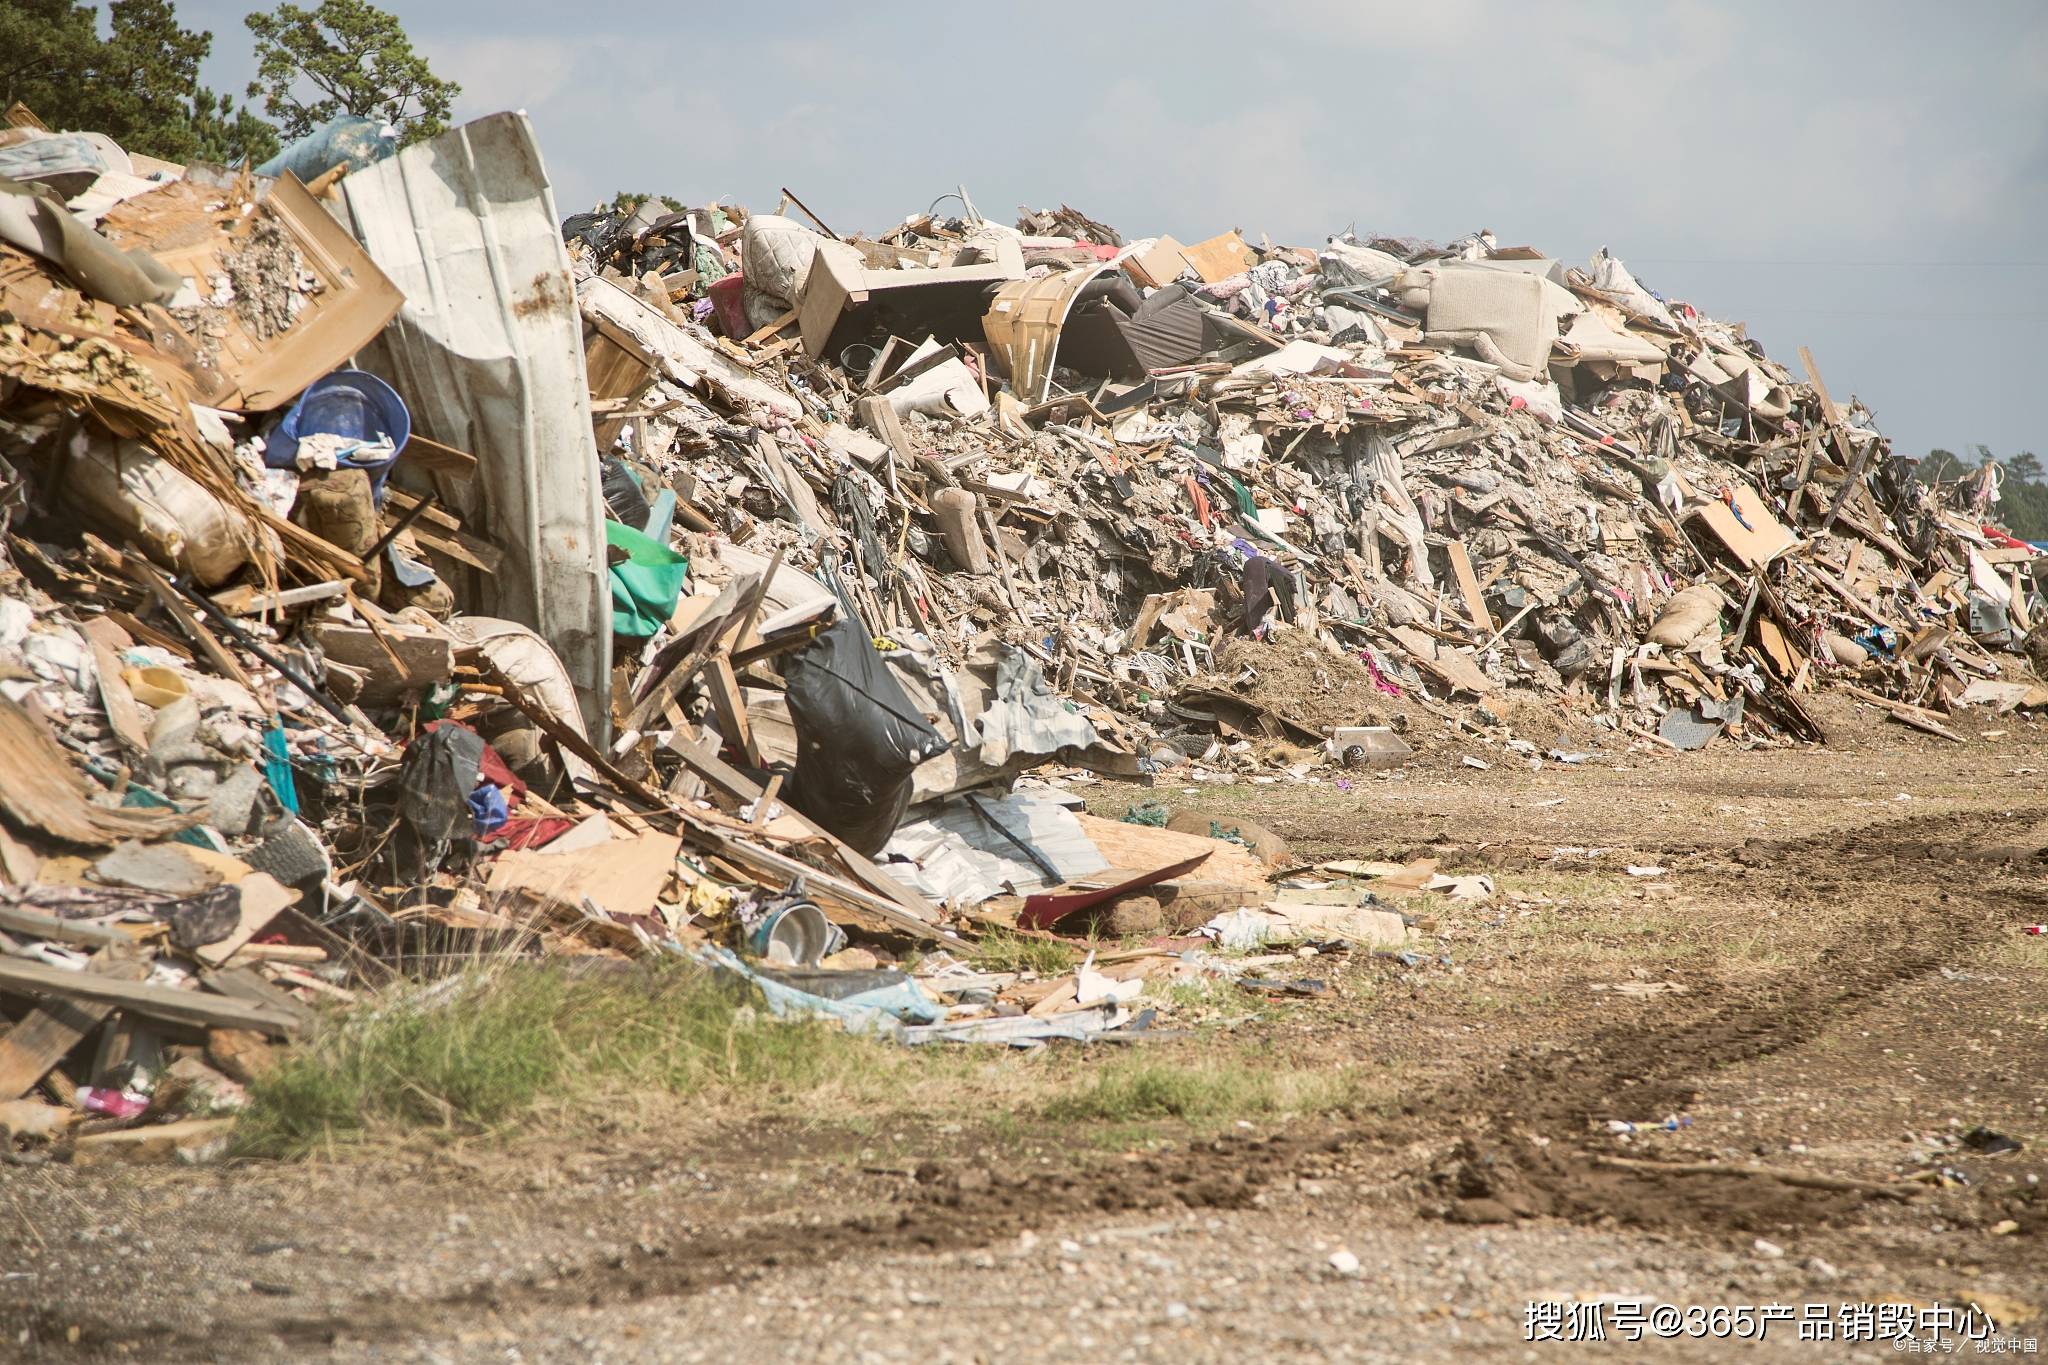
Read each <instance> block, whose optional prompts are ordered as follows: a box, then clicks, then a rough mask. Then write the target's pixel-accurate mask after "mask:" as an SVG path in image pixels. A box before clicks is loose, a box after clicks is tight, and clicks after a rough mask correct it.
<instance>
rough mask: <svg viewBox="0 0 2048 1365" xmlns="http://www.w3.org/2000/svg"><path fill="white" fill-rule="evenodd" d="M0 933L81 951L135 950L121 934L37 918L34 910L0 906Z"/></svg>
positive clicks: (132, 941) (49, 917) (130, 940)
mask: <svg viewBox="0 0 2048 1365" xmlns="http://www.w3.org/2000/svg"><path fill="white" fill-rule="evenodd" d="M145 927H146V926H145ZM0 930H4V931H5V932H7V933H10V934H21V935H23V936H24V937H27V938H42V939H48V940H50V941H51V942H52V943H69V944H72V945H74V946H76V947H80V948H133V947H134V946H135V939H134V937H133V936H132V935H129V934H124V933H122V932H121V931H120V930H119V929H109V928H107V927H105V926H104V925H99V924H87V923H85V922H84V921H82V920H75V919H59V918H57V917H56V916H55V915H44V914H39V913H37V912H36V911H34V910H17V909H14V908H12V907H8V906H0Z"/></svg>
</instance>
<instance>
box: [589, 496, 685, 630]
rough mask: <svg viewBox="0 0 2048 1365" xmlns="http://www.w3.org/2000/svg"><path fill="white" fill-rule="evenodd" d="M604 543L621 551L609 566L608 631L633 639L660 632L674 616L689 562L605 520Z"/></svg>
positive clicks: (652, 539) (625, 527) (651, 540)
mask: <svg viewBox="0 0 2048 1365" xmlns="http://www.w3.org/2000/svg"><path fill="white" fill-rule="evenodd" d="M604 540H605V544H607V545H609V546H611V547H612V548H613V549H615V550H624V551H625V552H626V558H625V559H624V560H623V561H622V562H620V563H617V564H614V565H612V630H613V632H614V633H615V634H619V635H630V636H633V637H635V638H637V639H645V638H646V637H647V636H649V635H652V634H654V632H655V631H657V630H660V629H661V628H662V626H663V625H665V624H666V623H667V622H668V618H669V617H671V616H674V615H675V614H676V599H677V598H678V597H681V596H682V593H683V582H684V580H685V579H687V578H688V577H689V576H690V561H689V560H688V559H686V558H684V557H683V556H682V555H679V554H677V553H676V552H675V551H674V550H671V549H670V548H669V547H668V546H666V545H664V544H662V543H661V542H660V541H658V540H656V539H655V538H654V537H652V536H650V535H646V534H644V533H642V532H640V531H636V530H634V529H633V528H632V527H630V526H627V525H624V524H623V523H620V522H616V521H610V520H607V521H606V522H605V524H604Z"/></svg>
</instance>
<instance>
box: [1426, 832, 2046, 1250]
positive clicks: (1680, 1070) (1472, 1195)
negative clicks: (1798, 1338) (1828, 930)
mask: <svg viewBox="0 0 2048 1365" xmlns="http://www.w3.org/2000/svg"><path fill="white" fill-rule="evenodd" d="M2044 815H2048V811H2044V810H2042V809H2032V810H2023V811H2013V812H2006V813H2003V814H2000V815H1996V816H1986V815H1982V814H1972V815H1934V816H1925V817H1919V818H1910V819H1906V820H1897V821H1882V822H1878V823H1874V824H1871V825H1868V826H1864V827H1861V828H1859V829H1856V830H1852V831H1842V832H1836V833H1829V834H1823V835H1814V836H1806V837H1802V838H1798V839H1791V840H1777V841H1759V840H1752V841H1750V842H1749V843H1747V844H1744V845H1743V846H1741V847H1740V848H1738V849H1736V850H1733V851H1732V853H1731V855H1730V856H1731V858H1732V859H1733V860H1734V861H1735V862H1736V863H1738V864H1741V865H1744V866H1746V867H1748V868H1750V869H1752V870H1753V873H1752V875H1753V874H1754V873H1756V872H1760V873H1762V874H1763V875H1764V876H1765V877H1766V878H1768V879H1769V880H1771V881H1773V882H1775V883H1776V885H1777V889H1778V890H1779V891H1780V892H1781V893H1782V894H1783V898H1784V899H1786V900H1788V901H1791V902H1794V903H1796V902H1798V901H1799V900H1801V899H1803V898H1804V897H1805V896H1807V895H1808V894H1810V893H1809V892H1808V888H1809V887H1810V886H1811V884H1812V883H1813V882H1814V881H1815V880H1817V879H1828V878H1832V879H1837V880H1839V881H1844V882H1848V883H1850V884H1852V885H1853V884H1866V885H1868V886H1870V887H1871V888H1872V893H1871V894H1870V895H1869V896H1866V897H1862V898H1859V899H1869V900H1870V901H1871V904H1870V907H1869V909H1868V911H1867V913H1863V914H1861V915H1859V917H1858V919H1857V920H1856V921H1855V923H1854V924H1853V926H1851V927H1850V928H1848V929H1847V930H1846V931H1844V932H1843V933H1842V934H1841V936H1840V938H1839V939H1838V941H1837V942H1835V943H1833V944H1831V945H1830V946H1828V947H1826V948H1824V949H1822V950H1821V952H1820V953H1818V954H1817V955H1816V956H1815V958H1814V959H1813V961H1812V962H1811V963H1810V964H1809V965H1807V966H1805V967H1804V968H1802V969H1801V970H1800V971H1799V972H1798V973H1797V975H1796V976H1795V977H1794V978H1793V979H1792V980H1790V981H1783V982H1777V983H1774V984H1773V985H1772V986H1770V987H1769V988H1767V989H1759V988H1752V989H1751V990H1750V991H1748V992H1747V993H1745V994H1744V995H1742V996H1740V997H1735V996H1734V995H1733V993H1732V992H1729V991H1726V990H1722V991H1717V992H1715V993H1713V995H1711V996H1709V997H1708V998H1707V999H1706V1000H1702V1001H1700V1002H1699V1003H1697V1004H1692V1005H1689V1006H1667V1007H1665V1009H1664V1010H1663V1011H1662V1012H1661V1013H1660V1014H1659V1015H1658V1016H1654V1017H1653V1018H1652V1019H1650V1020H1648V1021H1645V1020H1641V1019H1638V1020H1634V1021H1631V1022H1630V1023H1629V1024H1626V1025H1615V1026H1610V1027H1608V1028H1605V1029H1602V1030H1600V1031H1599V1032H1597V1033H1595V1034H1594V1035H1592V1036H1591V1037H1589V1038H1588V1039H1586V1040H1585V1041H1584V1042H1583V1043H1582V1044H1580V1045H1578V1046H1576V1047H1572V1048H1569V1049H1552V1050H1548V1051H1546V1052H1544V1053H1542V1054H1535V1053H1530V1054H1527V1056H1526V1066H1525V1068H1524V1069H1521V1070H1518V1071H1516V1072H1515V1073H1514V1074H1512V1075H1510V1076H1504V1077H1500V1078H1485V1079H1484V1080H1481V1081H1478V1082H1476V1083H1468V1085H1467V1086H1466V1087H1463V1091H1464V1095H1465V1096H1467V1097H1469V1098H1468V1102H1469V1103H1471V1104H1473V1105H1474V1106H1475V1108H1476V1107H1477V1106H1480V1105H1484V1106H1485V1107H1484V1108H1483V1109H1476V1111H1477V1112H1483V1113H1485V1114H1486V1115H1487V1119H1486V1121H1485V1122H1484V1123H1483V1124H1482V1125H1480V1131H1479V1132H1478V1133H1475V1134H1473V1135H1469V1136H1467V1137H1466V1138H1465V1139H1463V1140H1461V1141H1460V1142H1459V1143H1458V1144H1457V1145H1456V1147H1454V1149H1453V1150H1452V1152H1451V1153H1450V1155H1449V1157H1448V1158H1447V1159H1446V1160H1445V1161H1444V1162H1443V1163H1441V1164H1440V1165H1439V1166H1437V1167H1436V1168H1434V1169H1432V1170H1430V1171H1429V1172H1427V1173H1425V1175H1424V1178H1423V1180H1424V1185H1425V1187H1426V1188H1427V1189H1429V1190H1430V1191H1431V1192H1432V1193H1433V1194H1434V1195H1435V1196H1436V1197H1437V1198H1438V1199H1439V1200H1440V1201H1441V1203H1440V1206H1439V1212H1441V1213H1442V1214H1443V1216H1445V1217H1447V1218H1451V1219H1454V1220H1459V1221H1501V1220H1503V1219H1507V1218H1512V1217H1519V1216H1531V1215H1553V1216H1564V1217H1574V1218H1581V1219H1605V1218H1611V1219H1614V1220H1616V1221H1619V1222H1624V1223H1632V1224H1637V1225H1644V1226H1676V1227H1690V1228H1705V1229H1714V1228H1728V1229H1733V1230H1752V1229H1754V1228H1757V1227H1762V1226H1782V1225H1784V1224H1787V1223H1791V1224H1795V1225H1797V1224H1805V1223H1810V1222H1816V1221H1826V1220H1829V1219H1832V1218H1835V1217H1838V1216H1840V1215H1842V1214H1843V1213H1845V1212H1847V1211H1848V1210H1849V1209H1852V1208H1854V1207H1855V1206H1856V1205H1858V1204H1859V1203H1861V1202H1862V1198H1863V1196H1860V1195H1856V1194H1850V1193H1833V1194H1823V1193H1816V1192H1815V1191H1813V1190H1810V1189H1803V1188H1793V1187H1789V1186H1784V1185H1781V1184H1779V1183H1778V1182H1775V1181H1770V1180H1763V1179H1756V1178H1751V1177H1729V1178H1726V1179H1722V1178H1715V1177H1706V1178H1701V1177H1690V1176H1688V1177H1671V1176H1664V1175H1661V1174H1658V1173H1655V1172H1645V1171H1634V1172H1622V1171H1617V1170H1613V1169H1610V1168H1604V1167H1599V1166H1596V1165H1595V1164H1594V1157H1595V1156H1596V1155H1597V1152H1596V1151H1595V1150H1592V1149H1593V1148H1594V1147H1595V1144H1596V1139H1594V1138H1593V1137H1592V1136H1591V1133H1590V1131H1589V1130H1591V1129H1592V1127H1593V1126H1594V1125H1595V1123H1596V1122H1597V1121H1598V1120H1600V1119H1601V1118H1603V1117H1606V1116H1608V1115H1611V1114H1612V1112H1613V1110H1614V1107H1615V1103H1616V1099H1617V1097H1618V1096H1626V1103H1627V1105H1628V1107H1629V1108H1631V1109H1640V1110H1642V1111H1644V1112H1652V1113H1654V1112H1665V1111H1674V1110H1682V1109H1684V1108H1686V1107H1687V1106H1688V1105H1689V1104H1690V1102H1691V1101H1692V1099H1693V1098H1694V1096H1695V1095H1696V1094H1697V1091H1698V1088H1699V1082H1700V1081H1701V1080H1702V1079H1703V1078H1705V1077H1707V1076H1709V1075H1711V1074H1712V1073H1714V1072H1716V1071H1719V1070H1722V1069H1725V1068H1727V1067H1729V1066H1734V1065H1738V1064H1742V1063H1746V1062H1750V1061H1754V1060H1757V1059H1759V1058H1762V1057H1766V1056H1770V1055H1772V1054H1774V1053H1778V1052H1782V1051H1785V1050H1786V1049H1789V1048H1794V1047H1798V1046H1801V1045H1803V1044H1805V1043H1808V1042H1810V1041H1812V1040H1813V1039H1814V1038H1816V1037H1818V1036H1819V1035H1820V1034H1821V1033H1822V1032H1823V1031H1824V1030H1826V1029H1828V1028H1829V1027H1831V1026H1834V1025H1836V1024H1839V1023H1840V1022H1841V1021H1842V1020H1843V1019H1844V1018H1846V1017H1848V1016H1851V1015H1853V1014H1855V1013H1856V1012H1858V1011H1860V1010H1861V1009H1863V1008H1864V1007H1865V1006H1866V1005H1868V1004H1870V1003H1872V1002H1874V1001H1875V1000H1877V999H1879V998H1880V997H1882V996H1884V995H1886V994H1887V993H1889V992H1892V991H1894V990H1896V989H1897V988H1898V987H1899V986H1901V985H1903V984H1905V983H1908V982H1910V981H1912V980H1914V979H1916V978H1918V977H1921V976H1924V975H1926V974H1927V973H1929V972H1933V971H1935V970H1937V969H1938V968H1940V967H1941V966H1942V965H1943V964H1944V963H1945V962H1948V961H1953V960H1955V959H1956V958H1958V957H1959V956H1962V955H1963V954H1966V953H1967V952H1968V951H1969V950H1970V949H1971V948H1972V947H1973V946H1975V945H1976V944H1977V943H1978V942H1980V941H1981V940H1983V939H1984V938H1986V937H1987V936H1989V934H1991V933H1994V932H1996V931H1997V930H1998V929H1999V927H2000V926H2001V924H2002V923H2003V922H2004V921H2005V920H2006V918H2007V915H2006V914H2004V913H2001V912H2000V906H2001V905H2002V904H2003V902H2002V900H2001V899H2000V898H1998V897H1996V896H1995V895H1994V892H1995V889H1996V888H1995V887H1994V886H1993V885H1987V884H1983V883H1982V882H1972V881H1970V880H1967V879H1959V878H1958V875H1957V869H1958V867H1959V866H1967V865H1968V864H1969V863H1970V862H1971V861H1972V855H1974V854H1976V853H1978V852H1979V851H1981V850H1983V849H1984V848H1985V847H1986V845H1985V843H1984V840H1985V837H1986V835H1987V832H1990V831H1993V830H2010V829H2017V828H2021V827H2025V828H2028V829H2033V828H2037V827H2038V826H2039V825H2040V823H2041V821H2042V819H2043V817H2044ZM1748 889H1749V890H1750V891H1752V892H1754V891H1755V890H1757V889H1758V888H1757V887H1756V885H1755V884H1754V883H1752V885H1751V886H1750V887H1749V888H1748ZM1916 891H1921V892H1926V893H1928V894H1923V895H1915V894H1912V893H1913V892H1916ZM1902 893H1904V894H1902ZM1838 908H1839V907H1838ZM1455 1093H1456V1092H1455V1091H1454V1092H1450V1093H1446V1094H1445V1095H1444V1096H1442V1097H1441V1098H1440V1099H1439V1098H1437V1097H1432V1103H1433V1104H1434V1105H1436V1106H1437V1107H1441V1106H1442V1105H1443V1104H1444V1103H1446V1102H1449V1103H1456V1102H1457V1101H1456V1100H1455V1099H1454V1098H1453V1095H1454V1094H1455Z"/></svg>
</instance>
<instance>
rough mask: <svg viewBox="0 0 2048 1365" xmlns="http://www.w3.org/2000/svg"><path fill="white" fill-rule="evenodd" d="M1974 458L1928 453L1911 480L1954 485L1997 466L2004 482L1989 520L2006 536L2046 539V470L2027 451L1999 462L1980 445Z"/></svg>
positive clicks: (2035, 456)
mask: <svg viewBox="0 0 2048 1365" xmlns="http://www.w3.org/2000/svg"><path fill="white" fill-rule="evenodd" d="M1974 451H1975V459H1965V458H1963V457H1961V456H1958V455H1956V454H1955V452H1953V451H1948V450H1933V451H1929V452H1928V454H1927V458H1926V459H1924V460H1922V461H1920V467H1919V469H1918V470H1916V471H1915V473H1914V477H1915V478H1917V479H1918V480H1919V481H1920V482H1922V483H1925V484H1936V483H1955V482H1956V481H1957V480H1959V479H1965V478H1968V477H1970V476H1971V475H1973V474H1975V473H1976V472H1977V471H1978V470H1979V469H1982V468H1983V467H1984V466H1985V465H1987V464H1999V465H2001V466H2002V467H2003V470H2004V479H2003V481H2002V482H2001V483H2000V484H1999V490H1998V501H1997V502H1996V503H1994V504H1993V505H1992V508H1991V520H1992V522H1993V523H1994V524H1995V525H1998V526H2000V527H2003V528H2004V529H2005V531H2006V533H2007V534H2009V535H2013V536H2017V537H2018V538H2019V539H2021V540H2048V469H2044V468H2043V467H2042V464H2041V459H2040V457H2039V456H2037V455H2035V454H2034V453H2033V452H2032V451H2030V450H2023V451H2021V452H2020V453H2019V454H2017V455H2013V456H2010V457H2008V458H2007V459H2005V460H1999V459H1998V457H1997V456H1995V455H1993V454H1992V453H1991V451H1990V450H1989V449H1988V448H1986V447H1984V446H1981V445H1980V446H1977V447H1974Z"/></svg>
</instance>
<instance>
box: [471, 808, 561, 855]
mask: <svg viewBox="0 0 2048 1365" xmlns="http://www.w3.org/2000/svg"><path fill="white" fill-rule="evenodd" d="M574 828H576V822H575V821H574V820H571V819H569V818H567V817H566V816H561V815H515V816H513V817H512V818H511V819H510V820H507V821H506V822H505V823H504V824H502V825H500V826H498V827H497V828H496V829H494V830H492V831H491V832H490V833H489V834H479V835H478V836H477V842H478V843H480V844H503V845H504V846H505V847H506V848H540V847H542V846H543V845H545V844H551V843H553V842H554V841H555V840H557V839H559V838H561V837H562V836H563V835H564V834H567V833H568V832H569V831H570V830H572V829H574Z"/></svg>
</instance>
